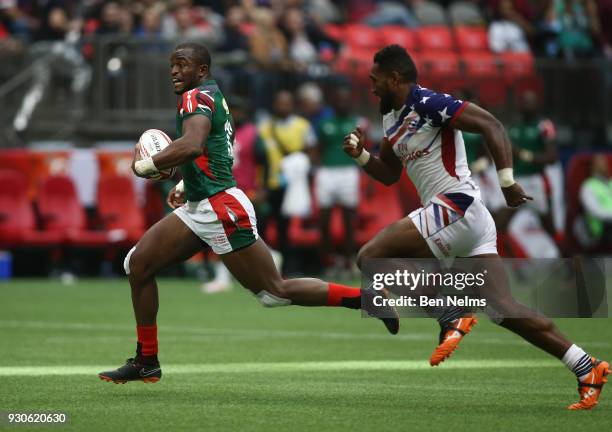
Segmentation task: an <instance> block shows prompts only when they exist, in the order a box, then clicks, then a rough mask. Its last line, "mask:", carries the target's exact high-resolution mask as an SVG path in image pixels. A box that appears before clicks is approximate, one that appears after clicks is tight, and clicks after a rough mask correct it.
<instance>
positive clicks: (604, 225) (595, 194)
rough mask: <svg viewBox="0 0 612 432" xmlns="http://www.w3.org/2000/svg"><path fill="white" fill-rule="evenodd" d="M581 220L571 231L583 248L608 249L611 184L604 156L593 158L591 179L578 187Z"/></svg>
mask: <svg viewBox="0 0 612 432" xmlns="http://www.w3.org/2000/svg"><path fill="white" fill-rule="evenodd" d="M580 203H581V204H582V207H583V208H584V213H585V215H584V218H583V219H582V220H579V221H578V225H577V226H576V227H575V231H576V234H577V237H578V238H579V239H580V241H581V243H582V244H583V246H586V247H589V248H592V249H601V248H605V250H606V251H608V252H609V251H610V250H611V249H612V248H611V247H610V245H611V244H612V180H611V179H610V173H609V169H608V158H607V156H606V155H605V154H598V155H595V156H594V157H593V160H592V165H591V176H590V177H589V178H588V179H587V180H585V181H584V183H582V186H581V187H580Z"/></svg>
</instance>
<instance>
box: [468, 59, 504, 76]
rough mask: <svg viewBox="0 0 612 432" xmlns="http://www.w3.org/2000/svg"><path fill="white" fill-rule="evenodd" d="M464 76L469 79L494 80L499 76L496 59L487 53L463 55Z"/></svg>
mask: <svg viewBox="0 0 612 432" xmlns="http://www.w3.org/2000/svg"><path fill="white" fill-rule="evenodd" d="M463 66H464V68H465V74H466V75H467V76H468V77H469V78H470V79H482V78H496V77H498V76H499V69H498V66H497V59H496V58H495V56H494V55H493V54H489V53H470V54H464V55H463Z"/></svg>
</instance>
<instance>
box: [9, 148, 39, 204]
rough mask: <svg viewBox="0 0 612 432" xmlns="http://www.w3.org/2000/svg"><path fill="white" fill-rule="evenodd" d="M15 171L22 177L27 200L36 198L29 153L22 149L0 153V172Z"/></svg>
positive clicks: (33, 174)
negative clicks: (4, 170)
mask: <svg viewBox="0 0 612 432" xmlns="http://www.w3.org/2000/svg"><path fill="white" fill-rule="evenodd" d="M1 169H8V170H17V171H19V172H21V173H22V174H23V176H24V182H25V185H26V194H27V196H28V198H29V199H34V197H35V196H36V186H37V185H36V176H35V173H34V172H33V171H34V169H33V166H32V161H31V157H30V151H28V150H24V149H11V150H2V151H0V170H1Z"/></svg>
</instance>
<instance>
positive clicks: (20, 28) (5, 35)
mask: <svg viewBox="0 0 612 432" xmlns="http://www.w3.org/2000/svg"><path fill="white" fill-rule="evenodd" d="M31 27H32V18H31V17H29V16H27V15H26V14H25V13H23V12H22V11H21V9H20V8H18V7H17V0H0V40H4V41H7V39H12V38H13V37H14V38H16V39H19V40H21V41H27V40H28V39H29V37H30V32H31ZM9 36H10V37H9Z"/></svg>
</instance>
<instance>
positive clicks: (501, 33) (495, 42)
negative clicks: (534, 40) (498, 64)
mask: <svg viewBox="0 0 612 432" xmlns="http://www.w3.org/2000/svg"><path fill="white" fill-rule="evenodd" d="M489 48H491V51H493V52H495V53H502V52H507V51H510V52H528V51H529V44H528V43H527V39H525V34H524V33H523V29H522V28H521V27H520V26H519V25H518V24H516V23H515V22H512V21H509V20H496V21H493V22H492V23H491V25H490V26H489Z"/></svg>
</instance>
